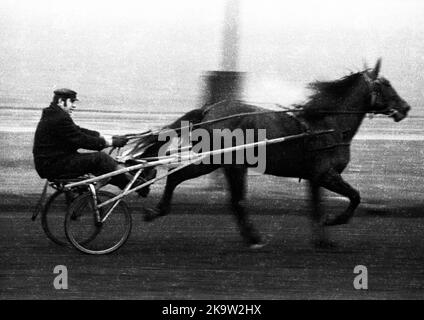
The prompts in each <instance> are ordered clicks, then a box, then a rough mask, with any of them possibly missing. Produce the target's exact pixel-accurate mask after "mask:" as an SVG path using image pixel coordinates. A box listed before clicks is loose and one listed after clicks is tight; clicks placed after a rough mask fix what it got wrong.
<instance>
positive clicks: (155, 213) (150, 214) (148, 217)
mask: <svg viewBox="0 0 424 320" xmlns="http://www.w3.org/2000/svg"><path fill="white" fill-rule="evenodd" d="M160 216H162V214H161V212H160V211H159V210H158V209H151V208H143V220H144V221H145V222H151V221H153V220H155V219H156V218H158V217H160Z"/></svg>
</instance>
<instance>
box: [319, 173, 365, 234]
mask: <svg viewBox="0 0 424 320" xmlns="http://www.w3.org/2000/svg"><path fill="white" fill-rule="evenodd" d="M320 185H321V186H322V187H324V188H326V189H328V190H330V191H333V192H335V193H338V194H340V195H342V196H345V197H347V198H349V200H350V204H349V207H348V208H347V209H346V211H344V212H343V213H342V214H340V215H336V216H332V217H331V216H327V217H326V218H325V221H324V224H325V225H327V226H334V225H340V224H345V223H348V222H349V220H350V218H352V216H353V214H354V212H355V209H356V208H357V207H358V205H359V203H360V202H361V197H360V194H359V192H358V191H357V190H355V189H354V188H352V186H351V185H349V184H348V183H347V182H346V181H344V180H343V178H342V176H341V175H340V174H339V173H337V172H336V171H334V170H331V171H330V172H329V173H327V174H326V175H324V176H323V177H322V178H321V179H320Z"/></svg>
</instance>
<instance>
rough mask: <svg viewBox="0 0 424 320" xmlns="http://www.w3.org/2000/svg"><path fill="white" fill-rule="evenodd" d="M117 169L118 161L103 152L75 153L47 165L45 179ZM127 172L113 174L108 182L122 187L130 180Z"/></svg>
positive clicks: (97, 173)
mask: <svg viewBox="0 0 424 320" xmlns="http://www.w3.org/2000/svg"><path fill="white" fill-rule="evenodd" d="M117 169H119V167H118V162H117V161H116V160H115V159H113V158H112V157H111V156H109V155H108V154H106V153H104V152H90V153H76V154H73V155H69V156H66V157H63V158H61V159H59V160H57V161H55V162H53V163H50V164H49V165H48V168H47V170H48V173H47V174H45V177H46V178H47V179H55V178H56V179H58V178H65V177H66V178H74V177H78V176H82V175H84V174H88V173H91V174H93V175H95V176H100V175H102V174H105V173H109V172H112V171H115V170H117ZM130 179H131V176H130V175H129V174H125V173H123V174H119V175H116V176H113V177H112V178H111V180H110V181H109V182H108V183H110V184H113V185H115V186H117V187H118V188H120V189H124V188H125V186H126V185H127V184H128V182H129V181H130Z"/></svg>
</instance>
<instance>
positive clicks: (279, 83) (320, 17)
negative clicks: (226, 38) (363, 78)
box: [0, 0, 424, 130]
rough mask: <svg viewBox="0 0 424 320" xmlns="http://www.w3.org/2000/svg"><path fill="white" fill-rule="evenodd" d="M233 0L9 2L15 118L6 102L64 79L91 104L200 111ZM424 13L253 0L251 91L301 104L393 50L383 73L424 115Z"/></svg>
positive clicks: (35, 104) (37, 94)
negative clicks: (325, 83)
mask: <svg viewBox="0 0 424 320" xmlns="http://www.w3.org/2000/svg"><path fill="white" fill-rule="evenodd" d="M226 2H227V1H226V0H214V1H206V0H202V1H198V0H179V1H172V0H157V1H144V0H142V1H140V0H133V1H132V0H120V1H111V0H109V1H105V0H90V1H85V0H73V1H69V0H67V1H63V0H54V1H53V0H37V1H31V0H2V1H0V63H1V68H0V108H1V110H2V114H3V116H4V114H5V111H6V109H5V108H7V110H9V108H31V109H33V108H34V109H41V108H43V107H45V106H47V105H48V103H49V102H50V99H51V95H52V91H53V90H54V89H55V88H58V87H71V88H73V89H74V90H76V91H77V92H78V93H79V98H80V100H81V102H80V106H81V109H85V110H88V109H92V110H98V111H104V112H112V111H119V112H123V111H133V112H143V113H144V112H146V113H157V112H163V113H181V112H183V111H187V110H189V109H191V108H193V107H196V106H197V105H198V103H199V100H201V93H202V88H203V85H204V83H203V81H202V75H203V74H204V72H206V71H209V70H218V69H219V68H220V67H221V65H222V64H221V59H222V55H223V30H224V27H225V25H224V11H225V5H226ZM423 13H424V3H422V2H421V1H418V0H415V1H414V0H407V1H404V0H402V1H401V0H389V1H387V0H385V1H383V0H372V1H370V0H360V1H355V2H352V1H333V0H321V1H305V0H298V1H278V0H241V1H239V20H238V23H239V26H238V31H237V35H238V67H237V69H238V71H243V72H247V78H246V81H245V82H244V86H243V91H242V95H243V97H244V98H246V99H248V100H252V101H258V102H271V103H281V104H288V103H292V102H296V101H298V100H301V99H303V98H304V94H305V92H304V87H305V85H306V84H307V83H308V82H310V81H313V80H315V79H335V78H337V77H341V76H343V75H346V74H347V73H349V72H350V71H358V70H360V69H362V67H363V63H364V62H367V63H368V64H369V65H373V64H374V63H375V60H376V59H377V58H378V57H380V56H381V57H383V68H382V74H383V75H384V76H386V77H387V78H388V79H390V80H391V82H392V83H393V85H394V87H395V88H396V89H397V90H398V92H399V94H400V95H401V96H402V97H404V98H405V99H406V100H407V101H408V102H409V103H410V104H411V105H412V107H413V110H412V112H411V115H412V116H414V115H424V111H423V108H422V107H421V106H422V102H423V99H424V97H423V90H422V88H423V85H424V78H423V71H424V69H423V63H424V56H423V53H424V24H423V23H422V16H423ZM28 116H29V115H28ZM15 117H18V115H15ZM21 120H22V121H23V120H24V119H21ZM143 120H144V119H142V117H140V121H143ZM4 121H5V120H4V119H2V122H1V129H2V130H5V128H7V127H8V124H7V123H5V122H4ZM21 124H22V125H23V126H27V125H30V126H31V125H33V123H32V122H23V123H21ZM15 125H17V124H16V123H15ZM19 125H20V124H19Z"/></svg>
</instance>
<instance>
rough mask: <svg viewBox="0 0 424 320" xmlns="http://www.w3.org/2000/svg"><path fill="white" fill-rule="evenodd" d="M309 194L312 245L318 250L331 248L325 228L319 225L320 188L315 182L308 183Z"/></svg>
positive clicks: (320, 215)
mask: <svg viewBox="0 0 424 320" xmlns="http://www.w3.org/2000/svg"><path fill="white" fill-rule="evenodd" d="M309 192H310V195H311V204H312V216H311V217H312V236H313V244H314V245H315V246H316V247H319V248H325V247H331V246H332V245H331V243H330V242H329V241H328V239H327V235H326V233H325V228H324V226H323V225H322V224H321V217H322V208H321V187H320V185H319V183H318V182H317V181H312V180H310V181H309Z"/></svg>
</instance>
